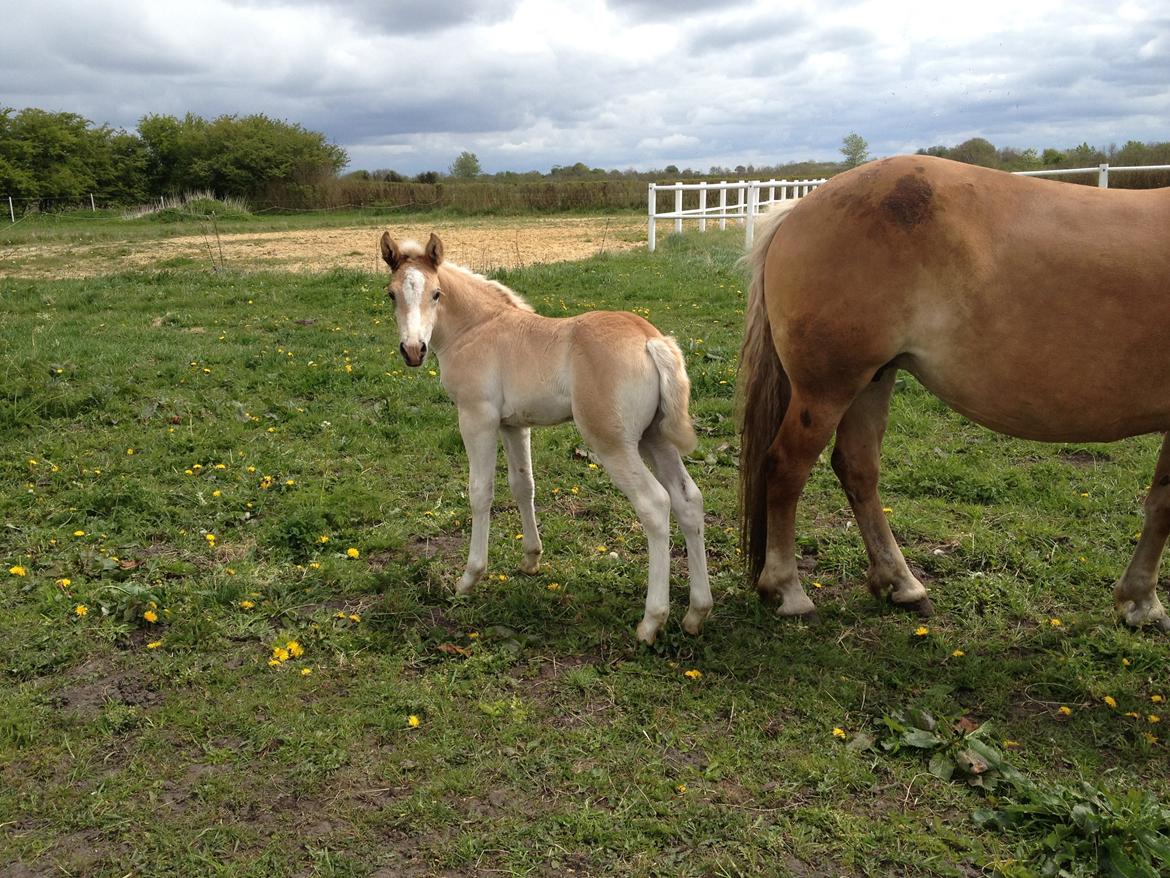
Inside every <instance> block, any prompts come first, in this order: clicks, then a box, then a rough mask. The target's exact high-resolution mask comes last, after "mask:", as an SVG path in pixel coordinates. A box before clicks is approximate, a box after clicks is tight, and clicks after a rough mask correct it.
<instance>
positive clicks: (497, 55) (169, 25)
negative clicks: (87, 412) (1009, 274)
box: [0, 0, 1170, 172]
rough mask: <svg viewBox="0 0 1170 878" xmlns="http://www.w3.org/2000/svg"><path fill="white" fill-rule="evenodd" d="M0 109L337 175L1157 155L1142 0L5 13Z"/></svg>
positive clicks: (1169, 85)
mask: <svg viewBox="0 0 1170 878" xmlns="http://www.w3.org/2000/svg"><path fill="white" fill-rule="evenodd" d="M6 16H7V18H6V26H7V30H8V36H7V41H8V43H9V44H10V45H19V46H21V47H22V51H21V52H19V53H13V52H9V53H5V54H4V55H0V77H2V78H3V81H4V82H5V89H4V91H5V95H4V103H5V104H8V105H12V106H15V107H18V108H19V107H22V106H38V107H43V108H45V109H54V110H71V111H74V112H78V113H81V114H82V115H84V116H86V117H87V118H90V119H92V120H94V121H96V122H109V123H111V124H115V125H121V126H124V127H133V126H134V125H135V124H136V122H137V120H138V119H139V118H140V117H141V116H142V115H144V114H146V113H149V112H159V113H174V114H182V113H185V112H188V111H190V112H195V113H199V114H201V115H204V116H215V115H218V114H220V113H251V112H263V113H267V114H269V115H272V116H276V117H279V118H286V119H289V120H291V121H296V122H300V123H301V124H303V125H305V126H306V127H309V128H312V129H315V130H320V131H324V132H325V133H326V134H327V135H328V136H329V137H330V138H331V139H332V140H334V141H335V142H337V143H340V144H341V145H343V146H345V147H346V149H347V150H349V152H350V155H351V158H352V164H353V166H355V167H396V168H397V169H399V170H402V171H407V172H415V171H418V170H425V169H440V168H446V167H447V166H448V165H449V164H450V162H451V161H452V159H453V158H454V157H455V156H456V155H458V153H459V152H461V151H462V150H464V149H470V150H472V151H473V152H475V153H476V154H477V155H478V156H479V158H480V161H481V163H482V164H483V166H484V167H485V169H487V170H489V171H494V170H503V169H516V170H529V169H547V168H548V167H550V166H551V165H553V164H572V163H574V162H577V161H583V162H585V163H586V164H589V165H590V166H601V167H619V168H624V167H629V166H635V167H643V168H644V167H661V166H663V165H664V164H667V163H674V164H678V165H680V166H683V167H686V166H690V167H699V168H705V167H707V166H709V165H710V164H721V165H729V166H735V165H737V164H749V163H754V164H763V163H768V164H770V163H774V162H778V161H784V160H792V159H804V158H811V157H823V158H833V157H835V156H836V155H837V148H838V146H839V145H840V142H841V138H842V137H843V136H844V135H845V134H846V133H848V132H849V131H858V132H859V133H861V134H862V135H863V136H864V137H866V138H867V139H868V140H869V142H870V146H871V152H872V153H874V154H879V155H880V154H891V153H893V152H896V151H902V150H906V149H910V148H916V147H919V146H930V145H932V144H936V143H956V142H958V141H959V140H961V139H964V138H966V137H969V136H983V137H987V138H988V139H989V140H991V141H992V142H993V143H996V144H997V145H1016V146H1037V147H1044V146H1068V145H1071V144H1073V143H1078V142H1080V141H1081V140H1086V139H1087V140H1089V141H1090V142H1095V143H1097V144H1099V145H1106V144H1107V143H1109V142H1111V141H1117V142H1124V141H1125V140H1128V139H1131V138H1132V139H1138V140H1165V139H1168V138H1170V133H1168V132H1167V130H1166V122H1165V120H1166V119H1167V118H1168V117H1170V14H1168V13H1167V12H1166V11H1164V4H1161V3H1159V2H1157V0H1147V2H1127V3H1124V4H1123V5H1122V6H1121V7H1120V9H1119V10H1118V12H1117V14H1116V15H1112V16H1103V15H1101V13H1100V7H1099V5H1097V4H1090V3H1088V2H1085V0H1079V2H1074V3H1072V4H1069V3H1064V2H1057V0H1034V2H1031V3H1028V4H1025V5H1020V4H1018V3H1013V2H1007V0H985V2H984V3H981V4H978V5H976V6H970V5H968V6H965V7H959V6H953V5H952V6H947V5H942V6H939V5H936V6H934V7H929V8H927V7H923V6H922V5H921V4H920V3H910V2H888V0H881V2H879V0H865V2H828V3H819V4H815V5H814V4H812V3H807V2H800V3H787V4H784V5H783V6H782V7H779V8H778V7H777V6H776V5H775V4H773V3H770V2H767V0H742V2H739V3H735V4H728V3H718V2H711V0H686V2H677V0H608V2H605V0H576V2H574V0H488V2H472V0H404V2H402V3H398V2H396V3H389V4H388V3H384V2H381V0H337V2H332V3H324V2H310V0H208V2H205V3H200V4H192V3H189V2H183V3H178V2H155V3H149V2H146V0H124V2H114V0H94V2H82V0H72V2H67V0H50V2H44V3H38V4H19V5H18V6H17V8H15V9H13V10H11V11H8V12H6Z"/></svg>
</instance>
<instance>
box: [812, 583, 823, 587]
mask: <svg viewBox="0 0 1170 878" xmlns="http://www.w3.org/2000/svg"><path fill="white" fill-rule="evenodd" d="M824 587H825V585H824V583H823V582H814V583H813V588H824Z"/></svg>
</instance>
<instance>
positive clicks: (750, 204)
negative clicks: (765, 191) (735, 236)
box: [743, 183, 760, 247]
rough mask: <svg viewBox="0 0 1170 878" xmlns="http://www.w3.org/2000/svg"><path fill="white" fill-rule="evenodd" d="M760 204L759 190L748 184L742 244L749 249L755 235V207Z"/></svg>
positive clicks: (753, 184) (754, 185)
mask: <svg viewBox="0 0 1170 878" xmlns="http://www.w3.org/2000/svg"><path fill="white" fill-rule="evenodd" d="M759 203H760V189H759V187H758V186H757V185H756V184H755V183H748V191H747V215H746V216H745V217H744V226H745V228H744V233H743V243H744V246H745V247H750V246H751V243H752V238H753V237H755V233H756V207H757V206H758V205H759Z"/></svg>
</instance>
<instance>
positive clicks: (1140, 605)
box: [1113, 433, 1170, 631]
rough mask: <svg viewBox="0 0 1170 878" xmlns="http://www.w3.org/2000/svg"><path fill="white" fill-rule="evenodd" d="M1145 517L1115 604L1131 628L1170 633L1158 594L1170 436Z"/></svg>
mask: <svg viewBox="0 0 1170 878" xmlns="http://www.w3.org/2000/svg"><path fill="white" fill-rule="evenodd" d="M1145 516H1146V517H1145V523H1144V524H1143V525H1142V533H1141V536H1140V537H1138V544H1137V549H1136V550H1135V551H1134V553H1133V560H1131V561H1130V562H1129V567H1127V568H1126V570H1125V573H1124V574H1123V575H1122V577H1121V580H1120V581H1119V582H1118V583H1117V585H1116V586H1115V587H1114V589H1113V603H1114V606H1115V607H1116V608H1117V612H1118V614H1119V615H1120V616H1121V617H1122V618H1123V619H1124V620H1125V621H1126V624H1128V625H1132V626H1133V627H1135V628H1137V627H1139V626H1141V625H1148V624H1154V625H1157V626H1158V627H1160V628H1161V629H1162V630H1163V631H1170V617H1168V616H1167V615H1166V610H1165V609H1164V608H1163V607H1162V602H1161V601H1159V600H1158V594H1157V591H1156V589H1157V586H1158V566H1159V563H1160V562H1161V560H1162V552H1163V551H1164V550H1165V548H1166V538H1167V536H1170V433H1167V434H1166V436H1165V437H1163V439H1162V451H1161V453H1160V454H1159V455H1158V464H1157V466H1156V467H1155V468H1154V482H1153V484H1152V485H1151V486H1150V493H1148V494H1147V495H1146V502H1145Z"/></svg>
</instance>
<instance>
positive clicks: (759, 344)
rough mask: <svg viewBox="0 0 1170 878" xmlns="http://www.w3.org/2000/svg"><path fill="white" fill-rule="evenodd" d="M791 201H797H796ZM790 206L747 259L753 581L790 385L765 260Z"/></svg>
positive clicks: (742, 363) (745, 402)
mask: <svg viewBox="0 0 1170 878" xmlns="http://www.w3.org/2000/svg"><path fill="white" fill-rule="evenodd" d="M792 204H793V206H794V205H795V204H796V202H795V201H793V202H792ZM791 209H792V208H791V207H786V208H784V209H782V210H779V211H773V213H772V214H771V215H769V216H767V217H766V218H765V220H764V222H763V225H762V226H758V227H757V232H756V238H755V241H754V242H753V244H752V248H751V250H750V252H748V253H747V254H746V255H745V256H744V260H743V261H744V263H745V264H746V266H747V268H748V269H749V270H750V271H751V285H750V286H749V287H748V300H747V309H746V312H745V317H744V321H745V325H744V336H743V346H742V347H741V348H740V351H739V372H738V377H737V379H736V384H737V395H738V397H739V399H738V414H739V509H740V521H741V530H740V549H741V551H742V553H743V557H744V562H745V566H744V573H745V574H746V576H747V577H748V580H749V581H750V582H755V580H756V579H757V578H758V577H759V575H760V571H761V570H763V568H764V558H765V555H766V553H767V544H768V450H769V449H770V448H771V446H772V442H773V440H774V439H775V438H776V432H777V431H778V430H779V429H780V422H781V421H783V420H784V412H785V411H786V410H787V409H788V401H789V399H790V398H791V396H792V387H791V385H790V384H789V381H788V375H787V374H786V373H785V371H784V366H783V365H782V364H781V362H780V357H779V356H778V355H777V353H776V346H775V344H774V343H773V341H772V325H771V322H770V321H769V319H768V309H767V307H766V306H765V304H764V260H765V257H766V256H767V254H768V247H769V246H770V245H771V243H772V239H773V238H774V237H775V235H776V232H777V230H778V229H779V228H780V223H781V222H783V220H784V218H785V217H786V216H787V215H788V212H789V210H791Z"/></svg>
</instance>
